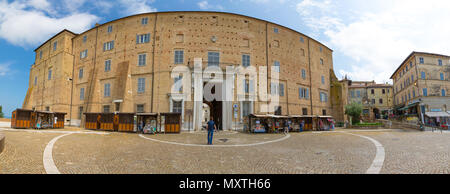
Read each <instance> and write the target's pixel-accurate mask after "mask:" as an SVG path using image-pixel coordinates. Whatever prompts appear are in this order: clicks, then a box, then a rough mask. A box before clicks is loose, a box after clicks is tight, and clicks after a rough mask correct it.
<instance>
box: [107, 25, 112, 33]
mask: <svg viewBox="0 0 450 194" xmlns="http://www.w3.org/2000/svg"><path fill="white" fill-rule="evenodd" d="M112 31H113V26H112V25H109V26H108V33H111V32H112Z"/></svg>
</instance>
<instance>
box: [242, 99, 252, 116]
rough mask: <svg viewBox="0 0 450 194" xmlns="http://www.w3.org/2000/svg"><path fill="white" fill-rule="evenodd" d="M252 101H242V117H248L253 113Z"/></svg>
mask: <svg viewBox="0 0 450 194" xmlns="http://www.w3.org/2000/svg"><path fill="white" fill-rule="evenodd" d="M250 103H251V102H249V101H244V102H242V117H247V116H248V115H250V114H251V112H250V108H251V104H250Z"/></svg>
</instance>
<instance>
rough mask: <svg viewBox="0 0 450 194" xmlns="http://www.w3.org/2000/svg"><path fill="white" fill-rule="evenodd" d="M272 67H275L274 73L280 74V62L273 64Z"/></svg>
mask: <svg viewBox="0 0 450 194" xmlns="http://www.w3.org/2000/svg"><path fill="white" fill-rule="evenodd" d="M273 66H274V67H275V72H278V73H280V72H281V69H280V62H279V61H275V62H273Z"/></svg>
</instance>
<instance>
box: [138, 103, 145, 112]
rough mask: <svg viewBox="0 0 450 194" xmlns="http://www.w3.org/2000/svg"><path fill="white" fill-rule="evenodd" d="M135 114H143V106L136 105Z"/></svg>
mask: <svg viewBox="0 0 450 194" xmlns="http://www.w3.org/2000/svg"><path fill="white" fill-rule="evenodd" d="M136 112H138V113H144V112H145V110H144V105H143V104H138V105H136Z"/></svg>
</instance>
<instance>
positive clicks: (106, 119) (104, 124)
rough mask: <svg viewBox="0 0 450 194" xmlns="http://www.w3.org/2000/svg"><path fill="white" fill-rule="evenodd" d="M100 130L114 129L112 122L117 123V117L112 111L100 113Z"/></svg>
mask: <svg viewBox="0 0 450 194" xmlns="http://www.w3.org/2000/svg"><path fill="white" fill-rule="evenodd" d="M99 115H100V128H99V129H100V130H105V131H114V123H118V120H117V119H118V117H115V115H114V113H100V114H99Z"/></svg>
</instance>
